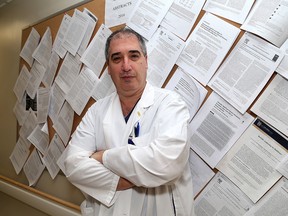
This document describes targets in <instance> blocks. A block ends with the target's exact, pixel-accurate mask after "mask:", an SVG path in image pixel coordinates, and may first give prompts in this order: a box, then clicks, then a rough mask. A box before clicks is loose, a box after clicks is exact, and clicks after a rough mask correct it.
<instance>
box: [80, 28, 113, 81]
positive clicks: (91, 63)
mask: <svg viewBox="0 0 288 216" xmlns="http://www.w3.org/2000/svg"><path fill="white" fill-rule="evenodd" d="M111 33H112V31H111V30H110V29H109V28H107V27H106V26H105V25H103V24H102V25H101V26H100V28H99V29H98V31H97V33H96V35H95V36H94V37H93V39H92V41H91V42H90V44H89V46H88V47H87V49H86V50H85V52H84V53H83V55H82V57H81V58H80V61H81V62H83V63H84V65H86V66H87V67H88V68H90V69H91V70H92V71H93V72H94V73H95V75H96V76H97V77H99V75H100V73H101V71H102V69H103V67H104V65H105V61H106V59H105V54H104V50H105V43H106V40H107V38H108V37H109V35H110V34H111Z"/></svg>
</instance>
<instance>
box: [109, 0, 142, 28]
mask: <svg viewBox="0 0 288 216" xmlns="http://www.w3.org/2000/svg"><path fill="white" fill-rule="evenodd" d="M137 1H138V0H106V1H105V26H107V27H108V28H110V27H114V26H118V25H121V24H124V23H126V22H127V21H128V19H129V16H130V13H131V11H133V9H134V7H135V4H136V3H137Z"/></svg>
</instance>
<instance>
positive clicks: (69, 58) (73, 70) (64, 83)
mask: <svg viewBox="0 0 288 216" xmlns="http://www.w3.org/2000/svg"><path fill="white" fill-rule="evenodd" d="M81 64H82V63H81V61H80V56H79V55H78V54H76V55H75V56H73V55H72V54H70V53H67V55H66V56H65V59H64V61H63V62H62V64H61V67H60V69H59V71H58V74H57V76H56V78H55V83H57V84H58V86H59V87H60V88H61V89H62V90H63V92H64V93H65V94H67V93H68V91H69V90H70V88H71V86H72V85H73V83H74V82H75V80H76V78H77V77H78V74H79V73H80V68H81Z"/></svg>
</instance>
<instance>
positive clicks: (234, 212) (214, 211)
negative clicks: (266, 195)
mask: <svg viewBox="0 0 288 216" xmlns="http://www.w3.org/2000/svg"><path fill="white" fill-rule="evenodd" d="M194 205H195V214H196V215H205V216H215V215H229V216H242V215H244V214H245V213H246V212H247V211H249V209H250V208H251V206H252V205H253V203H252V202H251V200H250V199H249V198H248V197H247V196H246V195H245V194H244V193H243V192H242V191H241V190H239V188H237V187H236V186H235V185H234V184H233V183H232V182H231V181H230V180H229V179H228V178H227V177H226V176H225V175H223V174H222V173H220V172H218V173H217V174H216V175H215V176H214V178H213V179H212V180H211V181H210V182H209V183H208V185H207V186H206V187H205V188H204V190H203V191H202V192H201V193H200V195H199V196H198V197H197V198H196V199H195V203H194Z"/></svg>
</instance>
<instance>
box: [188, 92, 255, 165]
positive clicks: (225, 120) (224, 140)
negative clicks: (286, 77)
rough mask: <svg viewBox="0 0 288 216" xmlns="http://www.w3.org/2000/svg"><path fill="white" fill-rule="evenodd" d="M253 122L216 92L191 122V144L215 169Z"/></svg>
mask: <svg viewBox="0 0 288 216" xmlns="http://www.w3.org/2000/svg"><path fill="white" fill-rule="evenodd" d="M252 121H253V117H252V116H251V115H250V114H248V113H245V114H244V115H242V114H241V113H239V112H238V111H237V110H236V109H235V108H233V107H232V106H231V105H230V104H228V103H227V102H226V101H225V100H223V98H221V97H220V96H219V95H218V94H216V93H215V92H212V93H211V94H210V96H209V97H208V99H207V100H206V101H205V103H204V104H203V106H202V107H201V109H200V110H199V111H198V113H197V114H196V116H195V117H194V118H193V120H192V121H191V123H190V124H189V135H188V136H189V143H190V147H191V148H192V149H193V150H194V151H195V152H196V153H197V154H198V155H199V156H200V157H201V158H202V159H203V160H204V161H206V163H207V164H208V165H209V166H210V167H212V168H214V167H215V166H216V164H217V163H218V162H219V161H220V160H221V158H222V157H223V156H224V155H225V154H226V153H227V152H228V151H229V149H230V148H231V146H232V145H233V144H234V143H235V142H236V140H237V139H238V138H239V137H240V136H241V134H242V133H243V132H244V131H245V129H246V128H247V127H248V126H249V125H250V124H251V123H252Z"/></svg>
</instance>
